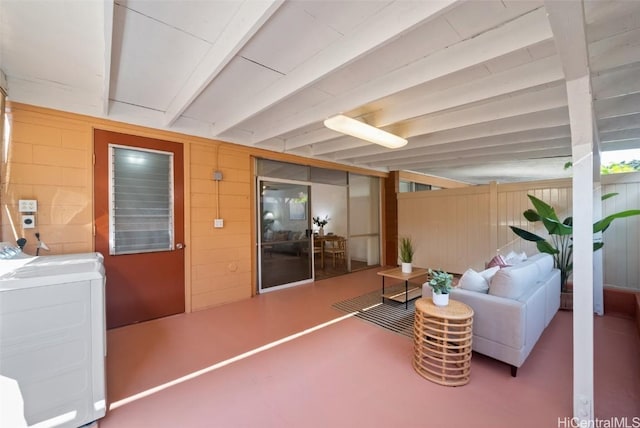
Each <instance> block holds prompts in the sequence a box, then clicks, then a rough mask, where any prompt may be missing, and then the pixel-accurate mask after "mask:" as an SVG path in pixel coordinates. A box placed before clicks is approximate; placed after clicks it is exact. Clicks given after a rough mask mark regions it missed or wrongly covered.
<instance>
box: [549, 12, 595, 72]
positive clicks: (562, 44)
mask: <svg viewBox="0 0 640 428" xmlns="http://www.w3.org/2000/svg"><path fill="white" fill-rule="evenodd" d="M545 8H546V9H547V12H548V13H547V15H548V17H549V24H550V25H551V29H552V31H553V39H554V42H555V45H556V51H557V52H558V55H559V56H560V59H561V60H562V69H563V70H564V77H565V79H566V80H574V79H578V78H580V77H583V76H587V75H589V54H588V53H587V41H586V40H587V36H586V30H585V25H584V10H583V8H582V1H580V0H568V1H564V0H546V1H545Z"/></svg>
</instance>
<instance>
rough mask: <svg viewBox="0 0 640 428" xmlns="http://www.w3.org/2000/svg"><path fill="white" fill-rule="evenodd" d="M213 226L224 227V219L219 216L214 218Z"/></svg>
mask: <svg viewBox="0 0 640 428" xmlns="http://www.w3.org/2000/svg"><path fill="white" fill-rule="evenodd" d="M213 227H216V228H220V227H224V220H223V219H221V218H217V219H215V220H213Z"/></svg>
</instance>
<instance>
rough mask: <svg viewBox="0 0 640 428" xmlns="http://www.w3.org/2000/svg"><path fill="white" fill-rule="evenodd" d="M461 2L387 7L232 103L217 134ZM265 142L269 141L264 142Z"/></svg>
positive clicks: (217, 125) (446, 0)
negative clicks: (248, 99) (244, 98)
mask: <svg viewBox="0 0 640 428" xmlns="http://www.w3.org/2000/svg"><path fill="white" fill-rule="evenodd" d="M458 2H459V0H443V1H429V2H417V3H412V2H404V1H398V2H394V3H392V4H391V5H389V6H387V7H386V8H383V10H382V11H381V12H380V13H379V14H378V15H376V16H375V17H374V18H373V19H372V20H371V22H370V23H369V25H366V26H360V27H357V28H356V30H355V31H354V32H353V33H351V34H348V35H345V36H344V37H342V38H341V39H340V43H334V44H333V45H332V46H330V47H329V48H327V49H325V50H323V51H321V52H320V53H318V54H317V55H315V56H313V57H312V58H311V59H309V60H308V61H306V62H305V63H303V64H301V65H300V66H299V67H296V69H294V70H293V71H292V72H290V73H289V74H288V75H287V76H286V77H284V78H282V79H281V80H279V81H278V82H276V83H275V84H273V85H271V86H270V87H268V88H267V89H266V90H265V91H263V92H262V93H261V94H260V95H259V96H257V97H256V98H255V99H252V100H251V103H250V104H247V103H246V102H237V103H232V104H231V105H230V106H229V107H228V108H227V109H226V110H225V111H226V112H227V114H226V115H225V116H224V117H220V118H219V119H218V120H216V123H215V125H214V128H213V132H214V135H216V136H218V135H221V134H222V133H224V132H225V131H227V130H228V129H230V128H232V127H234V126H235V125H237V124H239V123H241V122H243V121H245V120H247V119H249V118H251V117H254V116H255V115H257V114H258V113H260V112H262V111H264V110H265V109H267V108H269V107H270V106H272V105H274V104H276V103H278V102H279V101H281V100H283V99H285V98H287V97H289V96H291V95H293V94H294V93H296V92H298V91H300V90H302V89H304V88H306V87H308V86H310V85H311V84H313V83H314V82H316V81H318V80H319V79H321V78H323V77H324V76H326V75H327V74H329V73H331V72H333V71H335V70H336V69H338V68H341V67H343V66H345V65H346V64H348V63H350V62H353V61H354V60H356V59H358V58H360V57H361V56H363V55H365V54H367V53H368V52H370V51H372V50H374V49H376V48H378V47H380V46H382V45H383V44H385V43H387V42H388V41H389V40H390V39H393V38H396V37H398V36H400V35H402V34H405V33H407V32H409V31H410V30H412V29H413V28H415V27H416V26H417V25H419V24H421V23H423V22H425V21H428V20H430V19H433V18H435V17H437V16H439V15H440V14H442V13H444V12H446V11H447V10H449V9H450V8H452V7H453V6H454V5H455V4H456V3H458ZM274 136H275V135H271V136H270V137H274ZM270 137H268V138H270ZM265 139H267V138H261V139H260V140H265Z"/></svg>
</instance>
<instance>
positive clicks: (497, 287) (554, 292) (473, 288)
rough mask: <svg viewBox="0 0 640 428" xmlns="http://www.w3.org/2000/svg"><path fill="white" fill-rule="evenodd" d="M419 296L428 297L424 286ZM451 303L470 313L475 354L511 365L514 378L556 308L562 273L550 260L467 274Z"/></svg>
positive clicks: (541, 258)
mask: <svg viewBox="0 0 640 428" xmlns="http://www.w3.org/2000/svg"><path fill="white" fill-rule="evenodd" d="M494 272H495V273H494ZM482 281H485V284H486V285H488V287H484V286H483V285H484V284H483V283H482ZM487 288H488V289H487ZM422 296H423V297H430V296H431V289H430V288H429V286H428V284H427V283H425V284H424V285H423V289H422ZM450 298H452V299H455V300H458V301H461V302H464V303H466V304H467V305H469V306H471V308H473V312H474V317H473V350H474V351H476V352H479V353H481V354H484V355H487V356H489V357H492V358H495V359H497V360H500V361H503V362H505V363H507V364H509V365H511V375H512V376H514V377H515V376H516V374H517V370H518V368H519V367H520V366H522V364H523V363H524V361H525V360H526V359H527V356H529V353H530V352H531V350H532V349H533V347H534V345H535V344H536V342H537V341H538V339H539V338H540V335H541V334H542V332H543V331H544V329H545V328H546V327H547V326H548V325H549V323H550V322H551V320H552V319H553V316H554V315H555V314H556V312H557V311H558V309H559V307H560V271H559V270H558V269H555V268H554V267H553V258H552V257H551V256H550V255H549V254H536V255H535V256H532V257H530V258H529V259H527V260H526V261H522V262H520V263H518V264H515V265H513V266H509V267H503V268H500V269H498V268H493V269H488V270H485V271H483V272H474V271H473V270H471V269H470V270H468V271H467V272H465V273H464V275H463V276H462V278H460V282H459V284H458V287H456V288H455V289H454V290H452V292H451V294H450Z"/></svg>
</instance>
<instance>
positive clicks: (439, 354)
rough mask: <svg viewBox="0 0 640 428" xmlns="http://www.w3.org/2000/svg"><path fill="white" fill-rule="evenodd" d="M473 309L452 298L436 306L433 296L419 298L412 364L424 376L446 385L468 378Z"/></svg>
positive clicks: (457, 383)
mask: <svg viewBox="0 0 640 428" xmlns="http://www.w3.org/2000/svg"><path fill="white" fill-rule="evenodd" d="M472 336H473V309H471V308H470V307H469V306H467V305H465V304H464V303H462V302H458V301H456V300H451V299H449V305H447V306H436V305H434V304H433V300H431V298H421V299H418V300H417V301H416V314H415V322H414V324H413V344H414V355H413V367H414V369H415V370H416V371H417V372H418V373H419V374H420V375H421V376H422V377H424V378H425V379H428V380H430V381H432V382H435V383H438V384H440V385H445V386H460V385H465V384H466V383H468V382H469V377H470V374H471V339H472Z"/></svg>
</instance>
